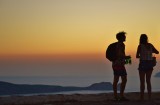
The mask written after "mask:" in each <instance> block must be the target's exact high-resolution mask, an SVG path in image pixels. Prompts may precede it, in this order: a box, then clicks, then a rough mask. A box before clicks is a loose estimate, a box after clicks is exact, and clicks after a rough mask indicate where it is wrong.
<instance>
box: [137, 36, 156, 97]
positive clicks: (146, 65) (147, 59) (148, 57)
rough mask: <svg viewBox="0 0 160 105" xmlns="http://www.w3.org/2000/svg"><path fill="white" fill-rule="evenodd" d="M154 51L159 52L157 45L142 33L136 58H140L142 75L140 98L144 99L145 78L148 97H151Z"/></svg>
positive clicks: (140, 73) (140, 74)
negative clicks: (149, 41)
mask: <svg viewBox="0 0 160 105" xmlns="http://www.w3.org/2000/svg"><path fill="white" fill-rule="evenodd" d="M152 53H156V54H159V52H158V51H157V50H156V49H155V47H154V46H153V45H152V44H151V43H148V37H147V35H146V34H141V36H140V40H139V45H138V48H137V54H136V58H140V63H139V68H138V70H139V77H140V100H144V90H145V79H146V83H147V90H148V99H149V100H150V99H151V93H152V91H151V90H152V87H151V75H152V71H153V63H152V59H153V58H152Z"/></svg>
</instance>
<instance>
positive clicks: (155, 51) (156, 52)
mask: <svg viewBox="0 0 160 105" xmlns="http://www.w3.org/2000/svg"><path fill="white" fill-rule="evenodd" d="M152 50H153V53H155V54H159V51H158V50H157V49H156V48H155V47H154V46H153V45H152Z"/></svg>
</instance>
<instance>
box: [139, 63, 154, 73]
mask: <svg viewBox="0 0 160 105" xmlns="http://www.w3.org/2000/svg"><path fill="white" fill-rule="evenodd" d="M138 70H139V71H144V72H147V71H149V70H153V63H152V61H151V60H141V61H140V63H139V67H138Z"/></svg>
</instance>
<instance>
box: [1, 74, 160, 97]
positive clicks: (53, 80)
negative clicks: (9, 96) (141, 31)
mask: <svg viewBox="0 0 160 105" xmlns="http://www.w3.org/2000/svg"><path fill="white" fill-rule="evenodd" d="M0 81H5V82H10V83H14V84H32V85H33V84H42V85H58V86H78V87H86V86H90V85H92V84H94V83H100V82H111V83H112V81H113V76H93V77H87V76H86V77H85V76H78V77H75V76H57V77H52V76H1V77H0ZM151 81H152V91H153V92H157V91H160V84H159V82H160V78H159V77H155V76H152V78H151ZM139 84H140V82H139V77H138V76H130V77H128V80H127V85H126V89H125V92H139V90H140V88H139ZM146 87H147V86H146ZM145 90H146V91H147V89H145ZM110 92H112V90H109V91H107V90H105V91H86V90H85V91H69V92H58V93H42V94H44V95H45V94H97V93H110ZM40 94H41V93H40ZM42 94H41V95H42ZM27 95H39V94H27Z"/></svg>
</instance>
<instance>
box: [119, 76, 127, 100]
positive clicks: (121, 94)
mask: <svg viewBox="0 0 160 105" xmlns="http://www.w3.org/2000/svg"><path fill="white" fill-rule="evenodd" d="M121 79H122V83H121V87H120V96H121V97H124V90H125V87H126V83H127V76H121Z"/></svg>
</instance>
